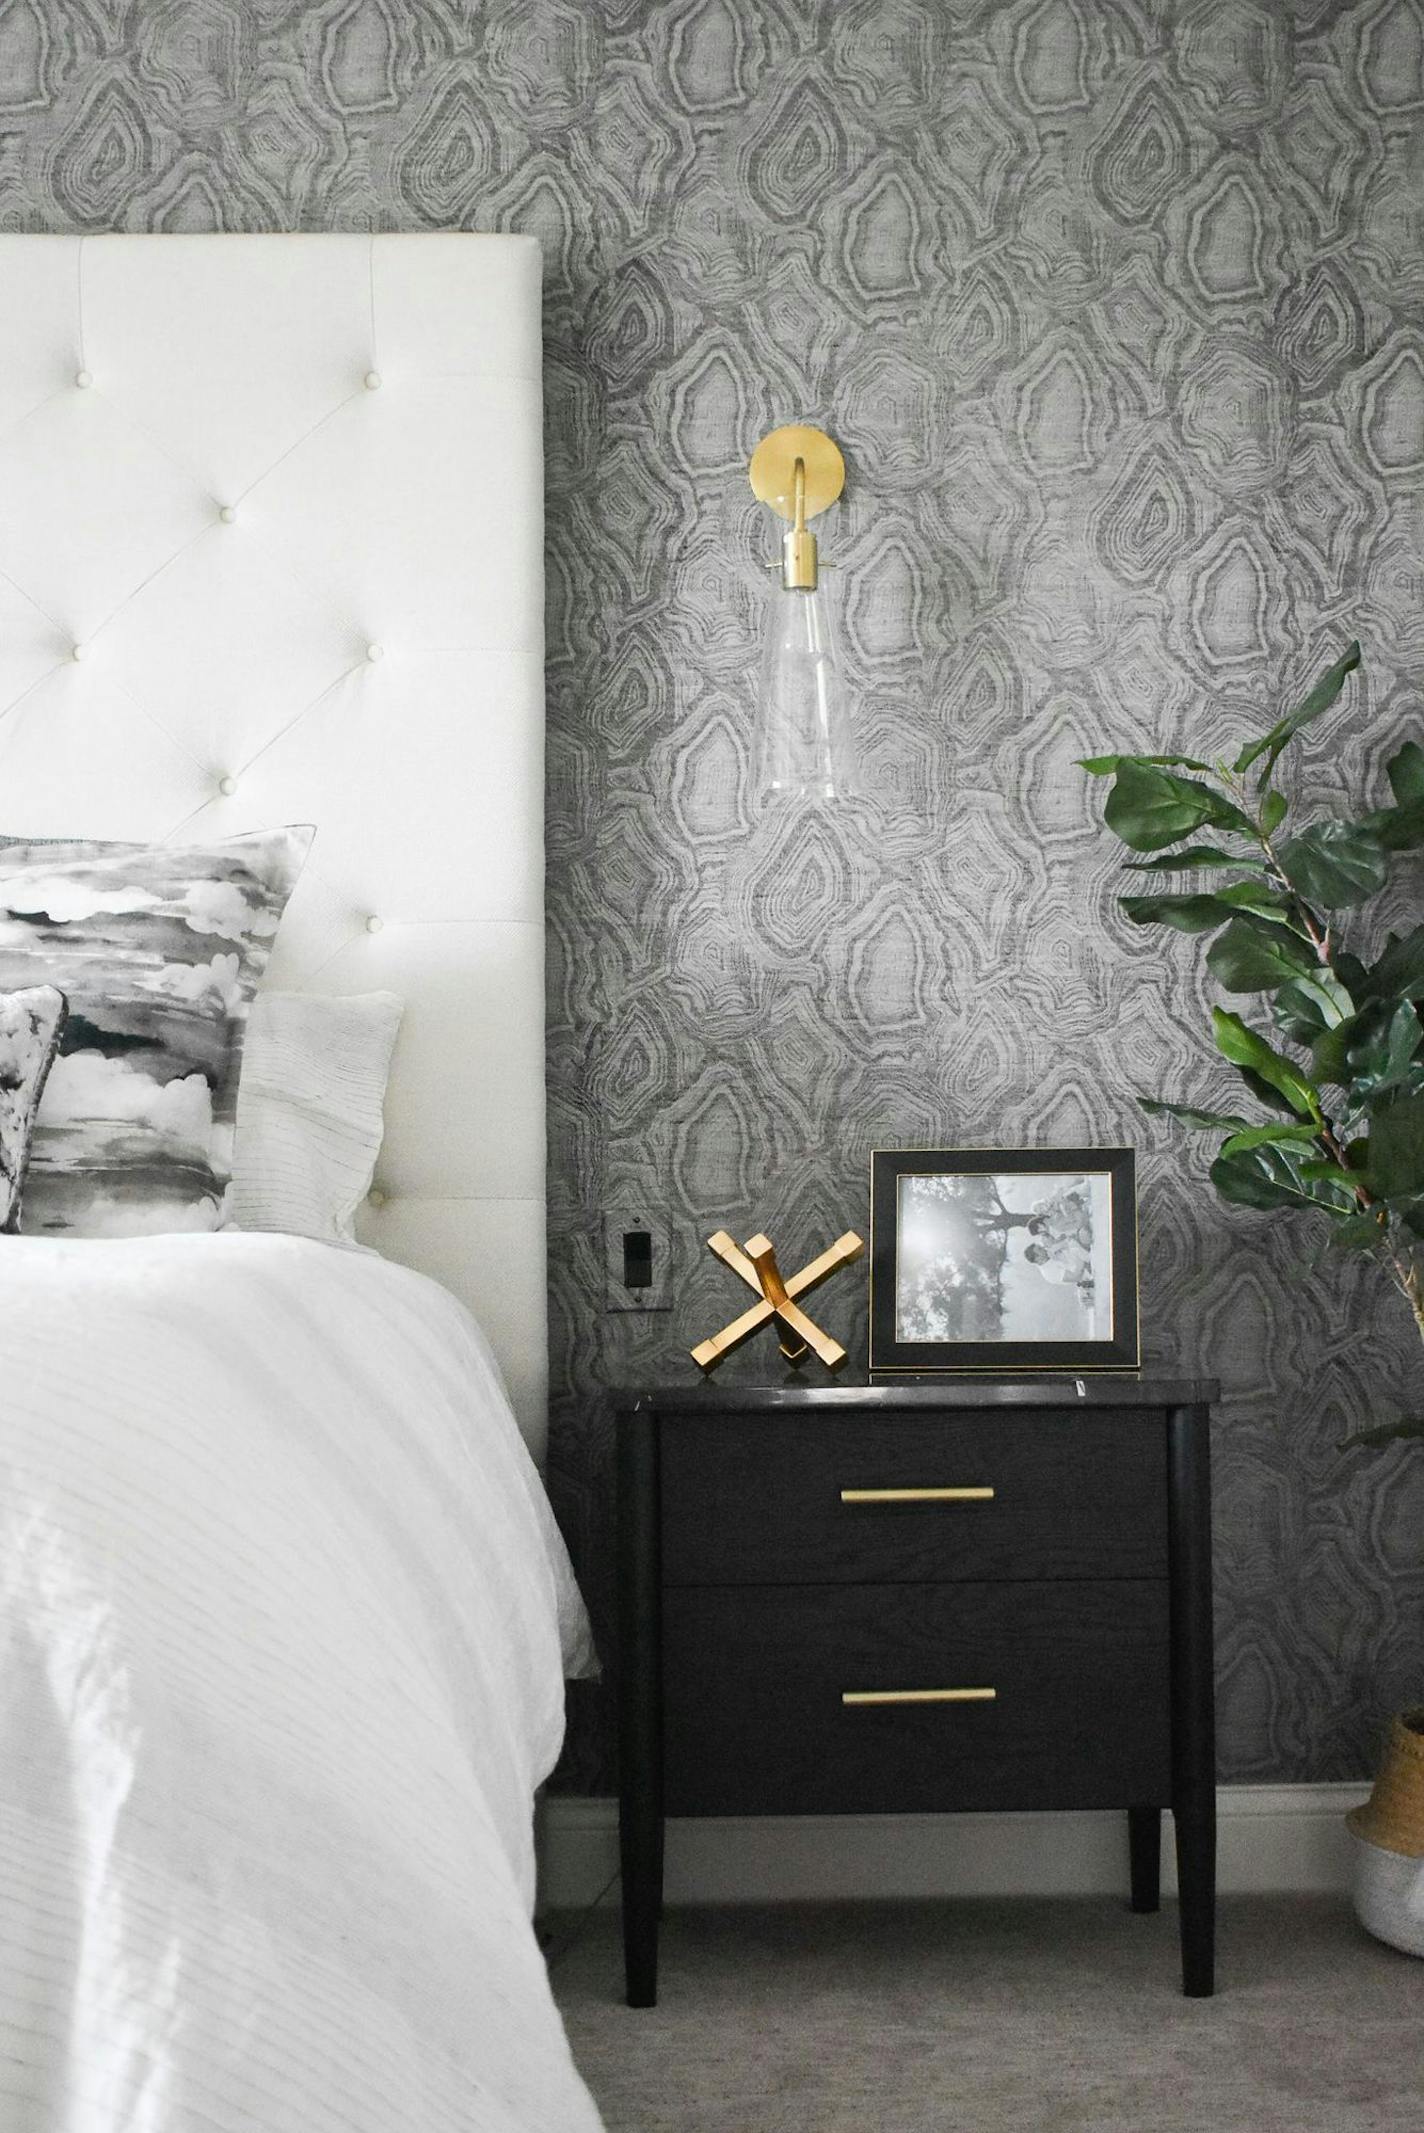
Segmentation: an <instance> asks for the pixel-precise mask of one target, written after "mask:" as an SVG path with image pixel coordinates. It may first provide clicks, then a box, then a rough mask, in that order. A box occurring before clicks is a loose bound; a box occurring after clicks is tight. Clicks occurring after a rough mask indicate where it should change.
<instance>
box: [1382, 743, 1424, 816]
mask: <svg viewBox="0 0 1424 2133" xmlns="http://www.w3.org/2000/svg"><path fill="white" fill-rule="evenodd" d="M1385 776H1386V777H1387V778H1388V779H1389V789H1390V791H1391V792H1392V793H1393V794H1394V798H1395V805H1396V806H1398V807H1408V806H1409V805H1410V804H1411V802H1413V801H1416V800H1424V748H1421V747H1420V745H1419V743H1418V741H1406V742H1405V744H1404V746H1403V747H1402V748H1401V749H1400V751H1399V753H1398V754H1397V755H1392V756H1391V757H1390V759H1389V761H1388V762H1387V763H1386V764H1385Z"/></svg>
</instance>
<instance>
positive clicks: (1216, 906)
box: [1118, 896, 1231, 933]
mask: <svg viewBox="0 0 1424 2133" xmlns="http://www.w3.org/2000/svg"><path fill="white" fill-rule="evenodd" d="M1118 903H1119V905H1120V907H1121V909H1122V910H1123V912H1124V913H1125V914H1126V916H1127V917H1128V918H1130V919H1131V921H1132V923H1133V925H1134V926H1174V927H1175V928H1176V930H1177V932H1178V933H1210V932H1211V931H1212V929H1213V928H1214V927H1216V926H1224V925H1225V924H1226V921H1227V920H1228V919H1229V918H1230V917H1231V906H1230V904H1228V903H1223V902H1222V900H1221V898H1220V897H1219V896H1122V897H1119V898H1118Z"/></svg>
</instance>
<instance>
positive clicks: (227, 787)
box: [218, 777, 237, 800]
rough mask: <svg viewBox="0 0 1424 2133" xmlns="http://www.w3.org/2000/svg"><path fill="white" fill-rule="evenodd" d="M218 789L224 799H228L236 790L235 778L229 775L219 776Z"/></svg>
mask: <svg viewBox="0 0 1424 2133" xmlns="http://www.w3.org/2000/svg"><path fill="white" fill-rule="evenodd" d="M218 791H219V792H220V793H221V794H222V796H223V798H224V799H225V800H230V799H231V798H232V796H233V794H234V793H235V792H236V791H237V779H236V778H231V777H229V778H219V779H218Z"/></svg>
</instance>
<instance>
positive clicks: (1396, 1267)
mask: <svg viewBox="0 0 1424 2133" xmlns="http://www.w3.org/2000/svg"><path fill="white" fill-rule="evenodd" d="M1359 664H1360V647H1359V646H1358V644H1352V645H1351V646H1350V648H1349V650H1348V651H1347V652H1346V653H1345V655H1344V657H1343V658H1342V659H1340V660H1337V661H1336V663H1335V665H1334V666H1332V667H1331V668H1330V669H1329V671H1328V672H1327V673H1325V674H1323V675H1322V676H1321V677H1320V679H1319V681H1318V682H1317V683H1316V684H1315V687H1314V688H1313V689H1312V690H1311V691H1310V693H1309V695H1308V696H1307V697H1306V698H1305V700H1304V702H1303V703H1301V704H1300V705H1299V706H1298V707H1297V708H1296V709H1295V710H1294V711H1292V712H1290V713H1289V714H1288V715H1287V716H1286V717H1284V718H1281V719H1278V720H1277V721H1276V723H1275V725H1273V726H1272V727H1271V728H1270V730H1269V732H1267V733H1264V734H1261V735H1260V736H1259V737H1258V738H1257V739H1255V740H1251V741H1247V742H1245V743H1244V744H1243V745H1242V746H1241V748H1240V749H1239V751H1238V752H1237V754H1236V756H1235V758H1234V760H1233V761H1231V762H1230V763H1225V762H1218V763H1207V762H1203V761H1201V760H1199V759H1198V758H1197V757H1195V756H1189V755H1103V756H1090V757H1087V758H1085V759H1084V760H1083V763H1082V767H1083V769H1085V770H1087V771H1090V772H1091V773H1092V774H1093V775H1094V776H1095V777H1102V778H1111V780H1112V788H1111V790H1110V792H1109V794H1108V798H1107V806H1106V809H1105V811H1104V818H1105V820H1106V822H1107V826H1108V828H1109V829H1111V830H1113V831H1114V832H1115V833H1116V835H1117V836H1119V837H1120V838H1121V839H1122V841H1123V843H1124V844H1125V845H1127V846H1128V848H1129V850H1131V851H1133V852H1137V853H1142V854H1146V855H1149V856H1146V857H1142V858H1138V859H1134V860H1131V861H1129V865H1130V866H1131V867H1132V868H1133V869H1134V870H1135V871H1136V872H1138V873H1140V874H1145V875H1149V876H1156V875H1191V876H1194V877H1196V879H1197V881H1198V883H1199V884H1200V885H1199V886H1196V887H1193V888H1189V889H1185V890H1173V891H1171V892H1165V893H1164V892H1154V893H1148V894H1134V895H1131V896H1124V897H1123V898H1122V899H1121V906H1122V909H1123V910H1124V911H1125V913H1126V914H1127V916H1128V918H1129V919H1130V920H1131V921H1132V922H1133V924H1134V925H1138V926H1169V927H1173V928H1175V929H1176V930H1177V931H1178V932H1182V933H1195V934H1201V935H1203V936H1205V935H1207V934H1214V935H1215V936H1216V937H1215V939H1214V940H1213V941H1212V943H1211V946H1210V947H1209V948H1208V950H1207V956H1206V960H1207V966H1208V968H1209V969H1210V970H1211V972H1212V974H1213V976H1214V977H1215V978H1216V979H1217V981H1218V983H1219V984H1220V985H1221V987H1222V989H1223V990H1224V991H1225V992H1227V993H1230V994H1237V995H1247V996H1250V995H1254V996H1256V997H1257V998H1258V999H1260V1000H1261V1001H1262V1003H1263V1005H1264V1006H1265V1008H1266V1011H1267V1013H1268V1014H1269V1017H1270V1022H1271V1025H1272V1027H1271V1031H1270V1034H1269V1035H1267V1034H1265V1033H1263V1032H1262V1031H1261V1030H1260V1029H1256V1028H1253V1027H1252V1026H1251V1024H1250V1023H1248V1022H1247V1021H1246V1019H1245V1018H1244V1016H1242V1015H1240V1014H1237V1013H1235V1012H1233V1011H1232V1010H1229V1009H1227V1008H1224V1007H1214V1008H1213V1009H1212V1011H1211V1018H1212V1031H1213V1035H1214V1037H1215V1040H1216V1048H1217V1050H1218V1051H1219V1052H1220V1053H1221V1055H1222V1057H1223V1058H1224V1059H1226V1060H1228V1061H1229V1062H1230V1063H1231V1065H1232V1066H1233V1067H1235V1069H1236V1071H1237V1073H1238V1075H1239V1076H1240V1078H1241V1082H1242V1085H1243V1088H1244V1090H1245V1091H1246V1092H1247V1093H1248V1094H1249V1095H1250V1097H1251V1098H1253V1099H1254V1102H1255V1104H1256V1106H1258V1107H1259V1108H1258V1110H1257V1111H1256V1112H1255V1114H1254V1115H1247V1114H1245V1113H1241V1114H1238V1113H1237V1112H1234V1111H1231V1112H1225V1111H1204V1110H1201V1109H1198V1108H1197V1107H1195V1106H1193V1105H1191V1104H1183V1103H1169V1102H1167V1101H1165V1100H1163V1099H1160V1098H1157V1097H1151V1096H1139V1098H1138V1102H1139V1103H1140V1104H1141V1105H1142V1106H1143V1109H1144V1110H1147V1111H1152V1112H1159V1113H1164V1114H1166V1115H1168V1116H1169V1117H1172V1118H1175V1119H1177V1120H1178V1121H1179V1122H1180V1123H1181V1124H1182V1125H1184V1126H1188V1127H1194V1128H1199V1129H1201V1130H1202V1131H1206V1132H1213V1133H1220V1134H1222V1135H1224V1136H1225V1137H1224V1139H1223V1140H1222V1143H1221V1146H1220V1148H1219V1150H1218V1152H1217V1155H1216V1159H1215V1161H1214V1162H1213V1163H1212V1166H1211V1176H1212V1182H1213V1183H1214V1185H1215V1186H1216V1189H1217V1191H1218V1192H1220V1193H1221V1194H1222V1195H1223V1197H1224V1198H1226V1199H1228V1200H1234V1201H1236V1202H1238V1203H1239V1204H1240V1205H1242V1206H1243V1207H1254V1208H1264V1209H1271V1210H1274V1209H1278V1208H1286V1209H1291V1210H1295V1211H1300V1210H1306V1211H1308V1212H1311V1213H1313V1214H1315V1215H1317V1216H1320V1217H1323V1218H1324V1220H1325V1221H1326V1222H1327V1223H1328V1224H1329V1230H1328V1232H1327V1235H1328V1239H1329V1242H1330V1244H1331V1245H1332V1246H1333V1247H1334V1248H1337V1249H1340V1250H1344V1251H1351V1252H1363V1253H1367V1254H1369V1255H1370V1256H1371V1257H1372V1258H1374V1259H1376V1260H1378V1262H1379V1263H1380V1265H1381V1267H1382V1268H1383V1269H1384V1271H1385V1272H1386V1273H1387V1274H1388V1276H1389V1278H1390V1279H1391V1280H1392V1281H1393V1282H1394V1284H1395V1286H1396V1287H1397V1288H1398V1289H1399V1290H1400V1292H1401V1294H1402V1295H1403V1296H1404V1298H1405V1300H1406V1302H1407V1303H1408V1305H1409V1307H1410V1309H1411V1311H1412V1312H1413V1314H1414V1322H1415V1325H1416V1327H1417V1329H1418V1331H1419V1334H1420V1338H1421V1339H1424V1021H1421V1003H1424V925H1419V926H1415V927H1414V928H1413V929H1412V931H1410V932H1408V933H1405V934H1393V933H1392V934H1390V935H1389V937H1388V939H1387V940H1386V941H1385V944H1384V947H1383V949H1382V950H1381V951H1380V952H1379V953H1378V954H1377V955H1376V956H1375V958H1374V960H1373V961H1365V960H1363V958H1362V957H1361V955H1360V954H1358V953H1356V952H1355V951H1354V950H1352V949H1351V948H1350V947H1349V946H1347V945H1346V943H1345V941H1344V940H1343V939H1342V938H1341V931H1340V928H1341V923H1342V922H1341V920H1340V918H1339V917H1338V915H1337V914H1339V913H1341V912H1354V911H1357V910H1358V907H1359V906H1360V905H1362V904H1363V903H1365V902H1366V901H1367V900H1368V899H1369V898H1370V897H1371V896H1374V895H1375V894H1376V893H1377V892H1378V891H1379V890H1381V889H1382V888H1383V887H1384V886H1385V883H1386V881H1387V879H1388V876H1389V869H1390V862H1391V860H1392V859H1393V858H1394V857H1395V856H1396V855H1397V854H1399V853H1402V852H1411V851H1416V850H1418V849H1419V848H1420V847H1421V846H1424V748H1421V747H1420V745H1419V743H1418V742H1417V741H1406V742H1405V743H1404V745H1403V747H1401V748H1400V749H1399V751H1398V753H1397V754H1396V755H1394V756H1393V757H1391V759H1390V761H1389V764H1388V766H1387V774H1388V778H1389V786H1390V793H1391V796H1392V798H1391V803H1390V805H1389V806H1387V807H1380V808H1375V809H1373V810H1371V811H1370V812H1368V813H1366V814H1363V815H1360V816H1359V817H1357V818H1356V819H1355V820H1354V821H1344V822H1342V821H1329V820H1326V821H1317V822H1312V823H1310V824H1308V825H1307V826H1305V827H1303V828H1299V829H1292V830H1291V831H1290V832H1289V833H1287V829H1286V824H1287V818H1288V816H1289V815H1290V813H1291V805H1292V803H1291V802H1290V801H1288V800H1287V798H1286V795H1285V794H1284V793H1283V792H1282V791H1281V790H1280V788H1279V786H1278V784H1277V782H1276V774H1277V769H1278V766H1279V764H1280V761H1281V758H1282V756H1283V755H1284V753H1285V751H1286V750H1287V749H1288V748H1289V747H1290V744H1291V742H1292V741H1293V740H1294V739H1295V738H1296V736H1297V735H1298V734H1299V733H1301V732H1303V731H1304V729H1305V728H1306V727H1307V726H1308V725H1310V724H1311V722H1312V720H1314V719H1317V718H1319V717H1320V716H1321V714H1322V713H1323V712H1326V711H1328V710H1329V709H1330V707H1331V705H1332V704H1334V703H1335V701H1336V699H1337V698H1338V697H1339V695H1340V692H1341V690H1342V689H1343V688H1344V686H1345V683H1346V680H1347V678H1348V676H1349V675H1350V674H1351V673H1353V672H1354V670H1355V669H1356V668H1357V667H1358V666H1359ZM1198 839H1204V840H1205V841H1201V842H1198V841H1195V840H1198ZM1142 886H1143V887H1144V888H1145V887H1147V884H1146V883H1144V884H1143V885H1142ZM1261 1112H1264V1113H1266V1114H1268V1115H1267V1116H1264V1117H1263V1116H1261V1115H1260V1114H1261ZM1395 1437H1418V1438H1424V1420H1418V1419H1414V1420H1407V1421H1400V1422H1391V1423H1387V1424H1385V1425H1383V1426H1382V1427H1380V1428H1377V1429H1371V1430H1368V1431H1365V1432H1362V1433H1361V1435H1359V1436H1358V1437H1355V1438H1352V1439H1351V1440H1350V1442H1352V1443H1371V1444H1379V1443H1384V1442H1387V1441H1388V1440H1390V1439H1391V1438H1395Z"/></svg>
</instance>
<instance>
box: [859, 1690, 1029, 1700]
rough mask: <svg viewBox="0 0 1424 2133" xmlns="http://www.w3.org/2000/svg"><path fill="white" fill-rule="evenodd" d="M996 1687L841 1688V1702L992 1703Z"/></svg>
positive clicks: (996, 1693) (996, 1691)
mask: <svg viewBox="0 0 1424 2133" xmlns="http://www.w3.org/2000/svg"><path fill="white" fill-rule="evenodd" d="M998 1693H999V1692H998V1690H997V1689H842V1690H841V1702H842V1703H844V1704H861V1703H992V1702H993V1701H994V1699H995V1697H996V1696H997V1695H998Z"/></svg>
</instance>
